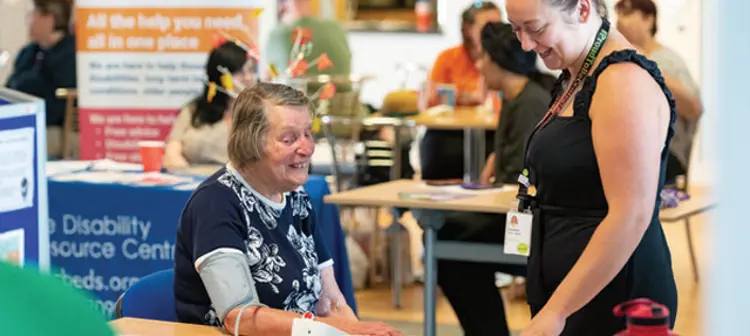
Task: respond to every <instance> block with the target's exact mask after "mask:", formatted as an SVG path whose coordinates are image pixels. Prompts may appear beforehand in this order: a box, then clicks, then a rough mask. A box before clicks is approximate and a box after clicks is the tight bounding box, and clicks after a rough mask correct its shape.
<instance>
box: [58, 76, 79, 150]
mask: <svg viewBox="0 0 750 336" xmlns="http://www.w3.org/2000/svg"><path fill="white" fill-rule="evenodd" d="M55 95H56V96H57V98H60V99H65V122H64V123H63V137H62V144H61V147H60V148H62V159H63V160H72V159H76V158H78V156H79V151H80V144H79V141H78V133H79V126H80V124H79V122H78V107H77V102H78V90H76V89H65V88H60V89H57V91H56V92H55Z"/></svg>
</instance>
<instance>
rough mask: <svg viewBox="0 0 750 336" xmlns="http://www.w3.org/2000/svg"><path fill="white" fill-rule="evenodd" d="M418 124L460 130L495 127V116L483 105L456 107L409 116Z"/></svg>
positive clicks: (430, 127) (490, 128)
mask: <svg viewBox="0 0 750 336" xmlns="http://www.w3.org/2000/svg"><path fill="white" fill-rule="evenodd" d="M408 119H409V120H412V121H413V122H414V123H415V124H416V125H418V126H425V127H427V128H429V129H439V130H462V129H465V128H483V129H486V130H494V129H495V128H497V121H498V118H497V116H496V115H495V114H494V113H492V112H490V111H488V110H487V109H485V108H484V107H457V108H456V109H454V110H453V111H450V112H445V113H440V114H430V113H428V112H422V113H420V114H418V115H416V116H414V117H409V118H408Z"/></svg>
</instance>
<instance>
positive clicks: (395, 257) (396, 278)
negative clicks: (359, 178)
mask: <svg viewBox="0 0 750 336" xmlns="http://www.w3.org/2000/svg"><path fill="white" fill-rule="evenodd" d="M402 152H403V151H402V148H401V127H400V126H399V125H394V126H393V160H391V162H392V163H393V166H391V180H398V179H400V178H401V157H402V154H401V153H402ZM392 214H393V221H392V222H391V225H390V227H388V236H389V237H390V238H391V251H390V252H391V269H392V271H391V295H392V296H393V306H394V307H396V309H400V308H401V278H403V276H402V275H401V224H400V223H399V222H398V220H399V218H400V216H399V211H398V209H396V208H393V209H392Z"/></svg>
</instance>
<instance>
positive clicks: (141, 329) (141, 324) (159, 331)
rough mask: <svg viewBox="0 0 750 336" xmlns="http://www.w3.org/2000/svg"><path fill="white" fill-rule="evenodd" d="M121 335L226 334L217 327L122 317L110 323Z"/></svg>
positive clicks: (205, 335)
mask: <svg viewBox="0 0 750 336" xmlns="http://www.w3.org/2000/svg"><path fill="white" fill-rule="evenodd" d="M109 325H110V326H111V327H112V328H113V329H115V331H117V332H118V333H119V335H120V336H226V335H227V334H226V333H224V332H223V331H222V330H220V329H218V328H216V327H208V326H203V325H197V324H187V323H174V322H162V321H155V320H146V319H137V318H128V317H126V318H120V319H117V320H114V321H112V322H110V323H109Z"/></svg>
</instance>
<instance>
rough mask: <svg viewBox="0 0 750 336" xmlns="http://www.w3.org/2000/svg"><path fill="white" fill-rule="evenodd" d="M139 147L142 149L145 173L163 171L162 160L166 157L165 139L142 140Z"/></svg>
mask: <svg viewBox="0 0 750 336" xmlns="http://www.w3.org/2000/svg"><path fill="white" fill-rule="evenodd" d="M138 148H140V150H141V163H142V164H143V172H144V173H158V172H161V166H162V160H163V158H164V142H163V141H140V142H138Z"/></svg>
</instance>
